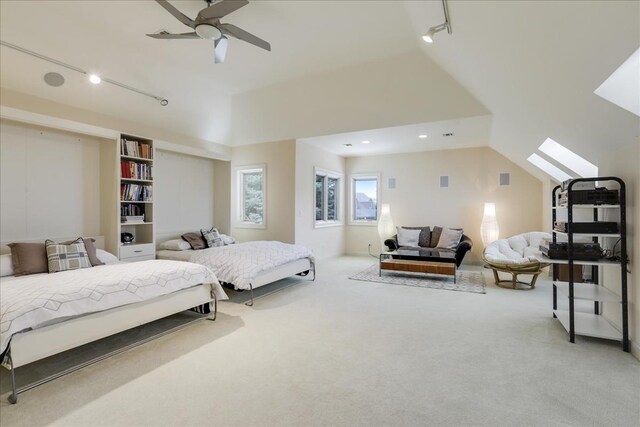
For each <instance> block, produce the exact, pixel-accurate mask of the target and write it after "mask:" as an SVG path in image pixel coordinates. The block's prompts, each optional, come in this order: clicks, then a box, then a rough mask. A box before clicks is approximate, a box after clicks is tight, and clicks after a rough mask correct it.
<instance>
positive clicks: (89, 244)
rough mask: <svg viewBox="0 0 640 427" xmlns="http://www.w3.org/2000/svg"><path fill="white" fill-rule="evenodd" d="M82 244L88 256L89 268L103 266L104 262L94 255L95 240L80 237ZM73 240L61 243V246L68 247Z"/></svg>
mask: <svg viewBox="0 0 640 427" xmlns="http://www.w3.org/2000/svg"><path fill="white" fill-rule="evenodd" d="M81 239H82V241H83V242H84V247H85V249H86V250H87V255H89V262H91V266H92V267H95V266H96V265H104V262H102V261H100V260H99V259H98V255H96V249H97V248H96V239H94V238H92V237H89V238H84V237H81ZM73 242H74V240H69V241H67V242H62V244H63V245H70V244H71V243H73Z"/></svg>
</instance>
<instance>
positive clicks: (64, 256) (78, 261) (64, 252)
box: [44, 237, 91, 273]
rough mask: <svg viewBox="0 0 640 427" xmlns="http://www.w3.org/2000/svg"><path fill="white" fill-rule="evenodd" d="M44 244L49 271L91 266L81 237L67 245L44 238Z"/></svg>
mask: <svg viewBox="0 0 640 427" xmlns="http://www.w3.org/2000/svg"><path fill="white" fill-rule="evenodd" d="M44 246H45V248H46V251H47V262H48V266H49V273H57V272H59V271H66V270H76V269H78V268H89V267H91V261H89V254H88V253H87V248H86V247H85V246H84V241H83V240H82V237H80V238H78V239H76V240H74V241H73V242H70V243H69V244H67V245H65V244H63V243H55V242H54V241H53V240H46V241H45V242H44Z"/></svg>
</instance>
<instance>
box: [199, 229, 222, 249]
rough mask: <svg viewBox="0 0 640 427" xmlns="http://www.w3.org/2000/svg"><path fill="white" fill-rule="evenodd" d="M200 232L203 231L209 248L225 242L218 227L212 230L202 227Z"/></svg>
mask: <svg viewBox="0 0 640 427" xmlns="http://www.w3.org/2000/svg"><path fill="white" fill-rule="evenodd" d="M200 233H202V237H204V240H205V241H206V242H207V247H208V248H215V247H218V246H224V242H223V241H222V238H221V237H220V233H218V229H216V228H214V227H212V228H211V230H204V229H202V230H200Z"/></svg>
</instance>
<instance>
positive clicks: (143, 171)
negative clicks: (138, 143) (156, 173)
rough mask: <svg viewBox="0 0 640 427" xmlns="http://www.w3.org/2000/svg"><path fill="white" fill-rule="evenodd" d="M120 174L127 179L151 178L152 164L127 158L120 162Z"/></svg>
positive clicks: (148, 179)
mask: <svg viewBox="0 0 640 427" xmlns="http://www.w3.org/2000/svg"><path fill="white" fill-rule="evenodd" d="M120 176H121V177H122V178H129V179H144V180H147V181H151V180H153V166H152V165H148V164H146V163H136V162H131V161H128V160H122V161H121V162H120Z"/></svg>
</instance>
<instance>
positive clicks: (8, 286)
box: [0, 260, 227, 354]
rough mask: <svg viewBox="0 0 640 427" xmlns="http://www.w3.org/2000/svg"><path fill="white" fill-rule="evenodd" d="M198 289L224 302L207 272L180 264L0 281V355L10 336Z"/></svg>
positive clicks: (156, 263) (131, 265) (120, 266)
mask: <svg viewBox="0 0 640 427" xmlns="http://www.w3.org/2000/svg"><path fill="white" fill-rule="evenodd" d="M199 284H210V285H211V287H212V290H213V291H214V293H215V295H216V297H217V298H218V299H221V300H222V299H227V295H226V294H225V293H224V290H223V289H222V287H221V286H220V283H219V282H218V280H217V279H216V277H215V275H214V274H213V273H212V272H211V270H209V269H208V268H206V267H203V266H201V265H196V264H191V263H188V262H179V261H160V260H152V261H141V262H135V263H128V264H125V263H123V264H112V265H101V266H96V267H92V268H82V269H79V270H69V271H63V272H60V273H52V274H47V273H43V274H33V275H30V276H20V277H13V276H10V277H3V278H2V279H0V297H1V298H0V354H2V353H4V351H5V349H6V348H7V346H8V344H9V341H10V340H11V337H12V336H13V335H14V334H16V333H18V332H23V331H27V330H30V329H36V328H39V327H44V326H47V325H50V324H53V323H57V322H61V321H63V320H65V319H69V318H72V317H78V316H81V315H85V314H90V313H96V312H99V311H104V310H109V309H112V308H115V307H120V306H124V305H128V304H134V303H137V302H141V301H147V300H150V299H153V298H155V297H159V296H162V295H166V294H170V293H172V292H177V291H180V290H182V289H187V288H190V287H193V286H197V285H199Z"/></svg>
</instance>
